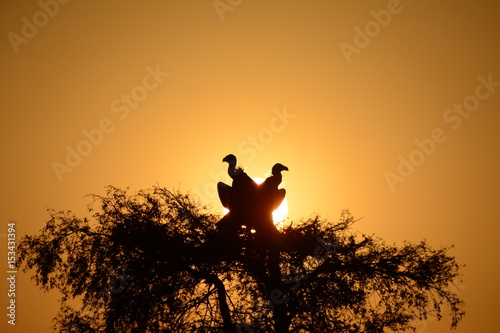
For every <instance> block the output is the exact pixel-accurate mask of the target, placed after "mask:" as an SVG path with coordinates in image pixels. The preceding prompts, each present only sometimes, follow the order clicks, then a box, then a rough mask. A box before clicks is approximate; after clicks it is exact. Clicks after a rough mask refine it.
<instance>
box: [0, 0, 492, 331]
mask: <svg viewBox="0 0 500 333" xmlns="http://www.w3.org/2000/svg"><path fill="white" fill-rule="evenodd" d="M66 2H67V3H66ZM214 3H215V4H216V5H217V8H216V6H214ZM499 12H500V2H497V1H475V2H472V1H451V0H449V1H439V2H438V3H437V2H436V1H430V0H418V1H417V0H414V1H408V0H402V1H394V0H391V1H326V0H325V1H311V0H309V1H305V0H303V1H278V0H276V1H264V0H252V1H245V0H231V1H230V0H218V1H212V0H205V1H153V0H150V1H106V2H105V3H104V2H103V1H96V0H93V1H67V0H65V1H63V0H59V2H57V1H56V0H41V1H40V2H37V1H32V0H30V1H23V2H22V3H21V4H20V3H19V1H13V0H6V1H5V0H4V1H0V22H1V23H0V27H1V34H0V35H2V36H4V37H3V38H2V39H1V40H0V48H1V51H0V66H1V73H2V75H1V76H0V80H1V82H2V89H1V90H0V94H1V98H0V103H1V106H2V108H1V109H2V112H1V116H0V117H1V118H0V126H1V131H0V136H1V140H0V151H1V154H2V156H3V159H2V161H3V162H2V164H1V166H0V168H1V172H0V177H1V178H0V179H1V188H2V192H3V195H2V200H1V202H2V205H1V207H2V209H1V210H0V228H1V229H0V246H1V247H2V249H1V250H0V253H4V252H6V239H5V234H6V233H7V222H9V221H11V220H15V221H16V222H17V229H18V231H17V232H18V235H19V236H21V235H23V234H25V233H30V234H33V233H35V232H37V231H38V230H39V229H40V228H42V226H43V225H44V223H45V221H46V220H47V218H48V215H47V213H46V211H45V210H46V208H47V207H51V208H54V209H57V210H60V209H71V210H73V211H75V212H77V213H78V214H85V208H86V205H87V203H89V199H88V198H84V196H85V195H86V194H89V193H99V194H102V193H104V186H106V185H108V184H112V185H115V186H118V187H126V186H130V187H131V189H132V190H137V189H140V188H146V187H150V186H152V185H155V184H157V183H158V184H159V185H161V186H165V187H168V188H176V189H180V190H183V191H187V190H190V191H192V192H193V193H197V194H198V195H199V196H200V198H201V199H202V200H203V201H204V202H205V203H207V204H212V205H213V210H214V211H215V210H217V211H221V209H220V204H219V202H218V199H217V196H216V194H215V192H214V189H215V187H214V186H215V183H216V182H217V181H219V180H223V181H228V177H227V176H226V174H225V168H226V165H225V164H223V163H222V162H221V159H222V158H223V157H224V156H225V155H226V154H228V153H234V154H236V155H237V156H238V157H239V159H240V163H241V164H242V165H243V166H245V167H246V170H247V172H248V173H249V174H250V175H251V176H253V177H263V176H265V174H266V172H268V171H269V170H270V168H271V166H272V165H273V164H274V163H276V162H281V163H283V164H284V165H286V166H288V167H289V169H290V171H289V172H285V173H284V181H285V188H286V189H287V198H288V203H289V206H290V217H291V218H292V219H298V218H301V217H309V216H310V215H312V214H313V213H319V214H321V215H322V216H324V217H329V218H332V219H336V218H338V216H339V212H340V210H341V209H349V210H350V211H351V212H352V213H353V214H354V215H355V216H357V217H364V218H363V219H362V220H361V221H359V223H358V224H357V225H356V226H355V227H356V229H357V230H359V231H361V232H364V233H367V234H376V235H378V236H380V237H382V238H383V239H385V240H386V241H387V242H389V243H397V244H400V243H402V242H403V241H404V240H410V241H414V242H418V241H420V240H422V239H424V238H426V239H428V240H429V242H430V243H431V244H432V245H434V246H436V247H439V246H442V245H443V246H444V245H451V244H454V245H455V248H454V249H453V250H452V253H453V254H454V255H456V257H457V260H458V261H459V262H461V263H465V264H467V268H466V269H465V270H464V273H465V280H464V282H463V283H462V284H461V289H463V290H462V296H463V297H464V299H465V300H466V302H467V308H466V310H467V315H466V318H465V320H464V321H463V323H462V324H461V325H460V327H459V328H458V330H457V331H456V332H458V333H465V332H471V331H473V330H474V331H477V332H490V331H491V327H496V326H498V325H497V322H498V321H497V317H498V314H497V312H498V305H496V304H498V299H500V287H499V286H498V280H499V273H500V269H499V268H498V265H497V263H498V258H497V254H498V253H499V251H498V245H497V240H498V237H499V227H498V220H499V219H498V212H497V211H496V209H497V206H498V201H499V195H498V188H499V187H500V177H499V176H498V170H500V160H499V158H498V152H499V148H500V147H499V146H500V140H499V134H498V133H499V132H498V127H499V120H500V114H499V107H500V63H499V61H498V59H500V48H499V47H498V40H499V37H500V36H499V31H500V21H499V20H498V13H499ZM68 151H72V153H68ZM75 152H76V153H75ZM68 154H69V155H71V156H69V157H68ZM75 154H78V156H76V155H75ZM82 155H83V156H82ZM398 169H399V170H398ZM3 257H5V255H2V258H3ZM2 260H3V261H1V262H0V268H1V269H2V271H3V272H4V273H2V276H5V275H6V273H5V272H6V262H5V259H2ZM17 288H18V297H17V301H18V312H17V314H18V317H17V325H16V327H15V328H12V327H11V326H10V325H7V323H6V318H5V317H6V316H5V314H4V312H6V310H2V311H3V312H2V313H0V315H1V316H0V318H3V319H2V320H1V321H0V331H2V332H34V331H37V332H49V331H50V330H49V326H50V325H51V319H52V317H54V316H55V314H56V312H57V308H58V304H57V302H56V300H57V295H55V294H43V293H42V292H40V291H38V289H37V288H36V286H34V284H33V283H32V282H30V281H29V276H28V275H26V274H19V275H18V283H17ZM7 289H8V288H7V285H6V283H5V280H4V279H2V280H1V282H0V295H1V296H0V301H1V302H2V303H1V304H4V305H5V304H7V302H8V299H7V295H6V292H7ZM4 305H2V308H3V309H5V307H4ZM449 324H450V321H449V320H448V318H445V320H443V322H442V323H435V322H432V321H429V322H427V323H424V324H422V325H421V328H420V331H421V332H423V331H425V332H428V333H438V332H445V331H447V329H448V327H449Z"/></svg>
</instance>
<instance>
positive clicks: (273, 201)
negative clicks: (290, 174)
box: [260, 163, 288, 212]
mask: <svg viewBox="0 0 500 333" xmlns="http://www.w3.org/2000/svg"><path fill="white" fill-rule="evenodd" d="M282 171H288V168H287V167H286V166H284V165H283V164H281V163H276V164H275V165H274V166H273V168H272V169H271V176H269V177H267V178H266V180H264V182H263V183H262V184H261V185H260V187H261V189H260V191H261V193H262V194H261V195H262V196H263V198H262V200H263V201H264V202H265V204H266V206H269V207H270V209H272V210H271V211H272V212H274V211H275V210H276V209H278V207H279V206H280V205H281V203H282V202H283V200H284V199H285V195H286V190H285V189H284V188H282V189H278V186H279V185H280V184H281V182H282V180H283V176H282V175H281V172H282Z"/></svg>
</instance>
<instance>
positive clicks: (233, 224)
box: [217, 154, 258, 231]
mask: <svg viewBox="0 0 500 333" xmlns="http://www.w3.org/2000/svg"><path fill="white" fill-rule="evenodd" d="M222 161H223V162H227V163H228V169H227V172H228V174H229V176H230V177H231V178H232V180H233V183H232V186H229V185H227V184H225V183H223V182H219V183H217V192H218V193H219V199H220V201H221V203H222V205H223V206H224V207H225V208H227V209H229V213H228V214H227V215H226V216H225V217H224V218H223V220H221V221H220V222H219V224H218V226H219V227H220V228H223V229H228V230H232V231H234V230H237V229H239V228H240V227H241V226H242V225H246V226H247V227H249V228H251V225H252V223H253V222H252V220H253V214H252V210H253V209H254V206H255V204H256V202H257V190H258V184H257V183H256V182H255V181H253V179H252V178H250V176H248V174H247V173H246V172H245V171H244V170H243V169H242V168H241V167H237V166H236V165H237V160H236V156H234V155H233V154H230V155H227V156H226V157H224V159H223V160H222Z"/></svg>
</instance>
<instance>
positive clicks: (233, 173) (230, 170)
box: [227, 163, 238, 177]
mask: <svg viewBox="0 0 500 333" xmlns="http://www.w3.org/2000/svg"><path fill="white" fill-rule="evenodd" d="M227 173H228V174H229V175H230V176H231V177H233V176H236V175H237V174H238V170H236V163H229V166H228V167H227Z"/></svg>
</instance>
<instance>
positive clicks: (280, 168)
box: [271, 163, 288, 175]
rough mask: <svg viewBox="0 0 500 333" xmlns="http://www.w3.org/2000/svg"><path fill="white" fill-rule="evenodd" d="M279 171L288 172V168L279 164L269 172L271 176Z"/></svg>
mask: <svg viewBox="0 0 500 333" xmlns="http://www.w3.org/2000/svg"><path fill="white" fill-rule="evenodd" d="M281 171H288V168H287V167H286V166H284V165H283V164H281V163H276V164H275V165H274V166H273V169H272V170H271V173H272V174H273V175H277V174H279V173H280V172H281Z"/></svg>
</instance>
